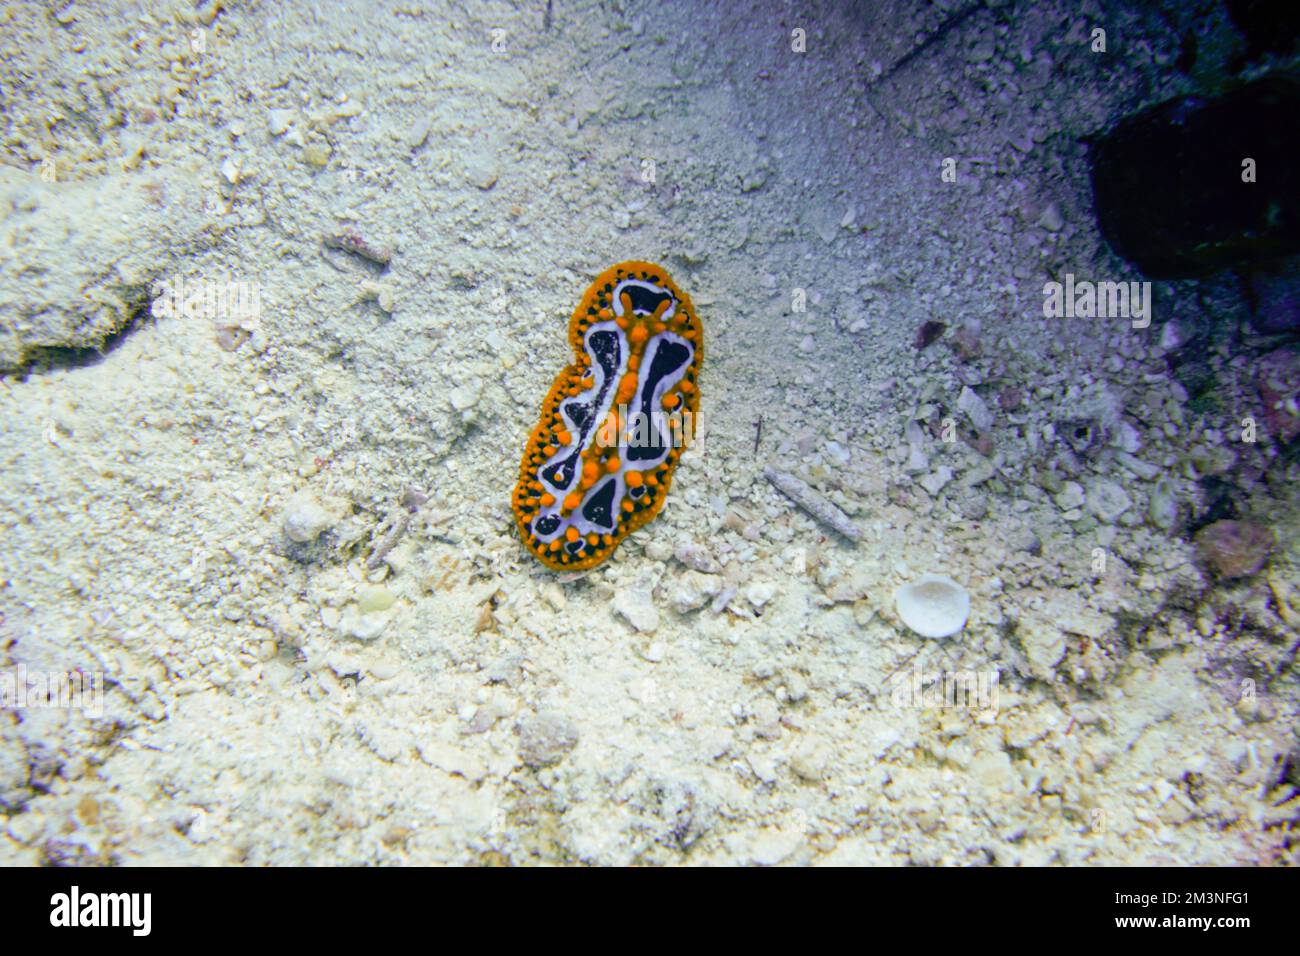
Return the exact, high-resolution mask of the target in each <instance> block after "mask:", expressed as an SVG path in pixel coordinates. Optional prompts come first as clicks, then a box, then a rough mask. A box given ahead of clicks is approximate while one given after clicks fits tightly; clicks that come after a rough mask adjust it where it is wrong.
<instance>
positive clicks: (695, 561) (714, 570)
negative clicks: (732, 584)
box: [647, 539, 722, 574]
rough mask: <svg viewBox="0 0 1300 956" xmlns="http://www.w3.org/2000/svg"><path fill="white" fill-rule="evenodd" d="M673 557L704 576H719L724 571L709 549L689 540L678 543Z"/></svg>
mask: <svg viewBox="0 0 1300 956" xmlns="http://www.w3.org/2000/svg"><path fill="white" fill-rule="evenodd" d="M647 553H648V549H647ZM673 556H674V557H675V558H677V560H678V561H680V562H681V563H682V564H684V565H686V566H687V567H688V568H691V569H692V570H695V571H701V572H703V573H704V574H718V573H720V572H721V571H722V566H721V565H719V564H718V562H717V561H715V560H714V559H713V555H711V554H710V553H709V550H708V548H706V547H704V545H702V544H698V543H696V542H694V541H691V540H689V539H683V540H681V541H678V542H677V546H676V548H674V549H673Z"/></svg>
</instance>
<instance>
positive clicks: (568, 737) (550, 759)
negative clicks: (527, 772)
mask: <svg viewBox="0 0 1300 956" xmlns="http://www.w3.org/2000/svg"><path fill="white" fill-rule="evenodd" d="M577 744H578V726H577V724H575V723H574V722H573V721H572V720H570V719H569V718H568V717H566V716H564V715H563V714H559V713H555V712H554V711H543V712H542V713H540V714H534V715H532V716H530V717H525V718H524V719H523V721H521V722H520V724H519V756H520V757H521V758H522V759H523V761H524V763H525V764H526V765H527V766H529V767H532V768H533V769H534V770H536V769H537V768H539V767H546V766H549V765H551V764H554V763H559V762H560V761H561V760H562V759H564V756H565V754H567V753H568V752H569V751H570V750H572V749H573V748H574V747H576V746H577Z"/></svg>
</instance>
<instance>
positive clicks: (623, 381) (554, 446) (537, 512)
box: [513, 262, 704, 570]
mask: <svg viewBox="0 0 1300 956" xmlns="http://www.w3.org/2000/svg"><path fill="white" fill-rule="evenodd" d="M569 341H570V343H571V344H572V346H573V353H574V362H573V364H571V365H569V366H568V367H567V368H565V369H564V370H563V371H562V372H560V374H559V375H558V376H557V377H556V379H555V383H554V384H553V385H552V386H551V390H550V391H549V392H548V393H547V395H546V399H545V400H544V401H543V402H542V412H541V419H540V421H539V422H538V424H537V427H536V428H534V429H533V432H532V435H531V436H530V437H529V439H528V444H527V445H526V446H525V448H524V457H523V462H522V464H521V465H520V467H519V483H518V484H517V485H516V486H515V493H514V501H513V505H514V512H515V521H516V523H517V524H518V526H519V534H520V536H521V537H522V538H523V540H524V544H525V545H527V547H528V550H530V551H531V552H532V553H533V554H534V555H536V556H537V558H538V560H540V561H541V562H542V563H543V564H545V565H546V566H547V567H550V568H555V569H564V570H582V569H585V568H591V567H595V566H596V565H598V564H600V563H601V562H602V561H604V560H605V559H606V558H608V557H609V556H610V555H611V554H612V553H613V552H614V549H615V548H617V547H618V545H619V543H620V542H622V540H623V539H624V538H626V537H627V536H628V535H629V534H631V533H632V532H633V531H635V530H637V529H638V528H640V527H641V526H642V525H644V524H646V523H647V522H649V521H650V520H651V519H652V518H654V516H655V515H656V514H658V513H659V509H660V508H662V507H663V505H664V501H665V499H666V498H667V497H668V489H669V487H670V486H671V484H672V478H673V470H674V469H675V468H676V467H677V462H678V460H679V458H680V457H681V454H682V452H683V451H684V450H685V448H686V446H687V445H688V444H689V443H690V440H691V437H692V435H693V434H694V432H695V426H696V414H697V412H698V410H699V401H700V393H699V375H700V364H701V361H702V360H703V357H704V330H703V328H702V326H701V324H700V320H699V317H698V316H697V315H696V314H695V307H694V306H693V305H692V304H691V298H690V296H688V295H686V294H685V293H684V292H682V291H681V290H680V289H678V288H677V286H676V284H675V283H674V282H673V280H672V279H671V278H669V276H668V272H667V270H666V269H664V268H663V267H661V266H657V265H655V264H654V263H652V262H620V263H619V264H618V265H615V266H611V267H610V268H608V269H606V270H605V271H604V272H602V273H601V274H600V275H599V276H597V277H596V280H595V281H594V282H593V283H592V284H591V286H590V287H588V289H587V292H586V294H585V295H583V297H582V301H581V302H580V303H578V307H577V308H576V309H574V311H573V318H572V319H570V320H569Z"/></svg>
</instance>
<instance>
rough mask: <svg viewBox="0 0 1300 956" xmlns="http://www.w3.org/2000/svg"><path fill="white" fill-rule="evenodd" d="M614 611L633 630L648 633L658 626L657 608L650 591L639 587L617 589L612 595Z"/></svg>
mask: <svg viewBox="0 0 1300 956" xmlns="http://www.w3.org/2000/svg"><path fill="white" fill-rule="evenodd" d="M613 604H614V613H615V614H617V615H618V616H619V617H621V618H623V620H625V621H627V623H628V624H630V625H631V626H632V628H633V630H637V631H640V632H641V633H643V634H649V633H651V632H652V631H654V630H655V629H656V628H658V627H659V610H658V608H656V607H655V606H654V602H653V601H652V600H651V598H650V592H649V591H646V590H644V589H641V588H632V589H625V590H622V591H619V592H618V593H617V594H615V595H614V601H613Z"/></svg>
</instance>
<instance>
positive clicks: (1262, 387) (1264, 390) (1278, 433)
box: [1255, 348, 1300, 444]
mask: <svg viewBox="0 0 1300 956" xmlns="http://www.w3.org/2000/svg"><path fill="white" fill-rule="evenodd" d="M1256 369H1257V371H1256V379H1255V381H1256V384H1257V387H1258V388H1259V398H1260V403H1261V405H1262V406H1263V412H1262V413H1261V417H1262V419H1263V421H1262V426H1263V427H1262V429H1261V430H1262V431H1263V432H1264V433H1265V434H1263V435H1260V436H1259V438H1261V439H1264V438H1275V439H1277V440H1278V441H1280V442H1282V443H1283V444H1288V443H1289V442H1291V441H1293V440H1294V439H1295V438H1296V437H1297V436H1300V405H1298V404H1297V402H1298V401H1300V353H1297V352H1295V351H1294V350H1292V349H1285V348H1283V349H1277V350H1275V351H1272V352H1269V353H1268V354H1267V355H1265V356H1264V357H1263V358H1262V359H1260V360H1259V364H1258V365H1257V366H1256Z"/></svg>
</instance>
